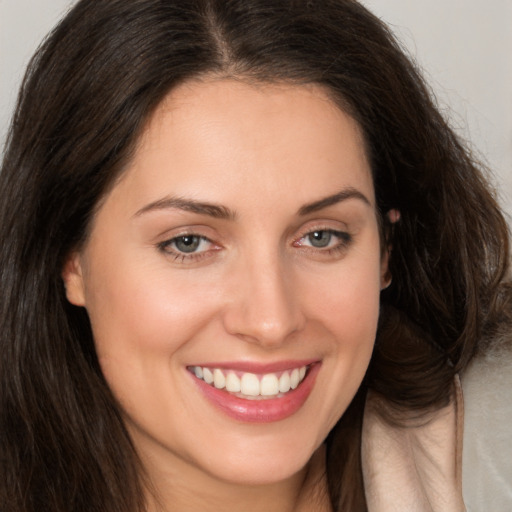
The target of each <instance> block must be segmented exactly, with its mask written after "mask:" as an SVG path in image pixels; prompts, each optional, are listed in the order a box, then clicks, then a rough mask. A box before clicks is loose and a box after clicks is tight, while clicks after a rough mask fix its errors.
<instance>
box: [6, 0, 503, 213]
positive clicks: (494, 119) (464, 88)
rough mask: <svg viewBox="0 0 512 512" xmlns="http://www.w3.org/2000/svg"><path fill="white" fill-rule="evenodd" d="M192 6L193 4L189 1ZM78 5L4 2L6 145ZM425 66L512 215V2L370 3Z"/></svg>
mask: <svg viewBox="0 0 512 512" xmlns="http://www.w3.org/2000/svg"><path fill="white" fill-rule="evenodd" d="M183 1H186V0H183ZM73 3H74V2H73V1H72V0H0V147H3V142H4V140H5V135H6V133H7V129H8V123H9V118H10V115H11V112H12V109H13V106H14V102H15V98H16V92H17V88H18V86H19V82H20V80H21V77H22V75H23V71H24V68H25V66H26V64H27V62H28V60H29V59H30V56H31V55H32V53H33V52H34V50H35V49H36V47H37V46H38V44H39V42H40V41H41V39H42V38H43V37H44V35H45V34H46V33H47V32H48V30H49V29H50V28H51V27H52V26H53V25H54V24H55V23H56V21H57V20H58V19H59V17H60V16H61V15H62V14H63V13H65V12H66V10H67V9H68V8H69V6H70V5H72V4H73ZM363 3H365V4H366V5H367V6H368V7H369V8H370V9H371V10H373V11H374V12H375V13H376V14H377V15H378V16H380V17H382V18H383V19H384V20H385V21H386V22H388V23H389V24H390V25H391V27H392V28H393V30H394V31H395V33H396V34H397V35H398V37H399V38H400V40H401V41H402V42H403V43H404V44H405V45H406V46H407V48H408V49H409V52H410V53H411V54H412V55H413V56H414V57H415V58H416V59H417V61H418V62H419V64H420V66H421V67H422V68H423V69H424V73H425V74H426V76H427V79H428V81H429V83H430V84H431V85H432V87H433V89H434V91H435V93H436V96H437V98H438V101H439V103H440V105H441V107H442V109H443V111H445V114H446V116H447V117H448V118H449V119H450V120H451V123H452V125H453V126H454V127H455V129H456V130H457V131H458V132H459V133H460V134H461V136H462V137H464V138H465V139H469V140H471V141H472V143H473V147H474V148H475V151H476V152H477V155H479V157H480V158H483V159H484V160H485V161H486V162H487V163H488V165H489V167H490V168H491V169H492V170H493V172H494V174H495V183H496V185H497V187H498V189H499V195H500V199H501V202H502V204H503V205H504V207H505V208H506V209H507V211H508V213H509V215H512V56H511V55H510V54H511V50H512V0H487V1H484V0H429V1H423V0H363Z"/></svg>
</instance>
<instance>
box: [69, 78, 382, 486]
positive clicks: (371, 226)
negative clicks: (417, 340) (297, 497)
mask: <svg viewBox="0 0 512 512" xmlns="http://www.w3.org/2000/svg"><path fill="white" fill-rule="evenodd" d="M384 259H385V258H384ZM385 267H386V263H385V261H384V260H383V258H381V249H380V240H379V229H378V222H377V217H376V209H375V198H374V190H373V184H372V179H371V175H370V169H369V165H368V161H367V158H366V155H365V152H364V148H363V140H362V136H361V133H360V130H359V127H358V125H357V124H356V123H355V122H354V120H353V119H352V118H350V117H349V116H347V115H346V114H345V113H343V112H342V111H341V110H339V109H338V108H337V107H336V105H335V104H334V103H333V102H332V101H331V100H329V99H328V97H327V95H326V94H325V92H324V91H323V90H322V89H321V88H320V87H316V86H308V87H306V86H288V85H258V86H254V85H248V84H246V83H240V82H234V81H228V80H207V81H202V82H200V81H196V82H189V83H186V84H184V85H182V86H180V87H179V88H177V89H175V90H174V91H173V92H172V93H171V94H170V95H169V96H168V97H167V99H166V100H165V101H164V102H163V103H162V104H161V105H160V107H159V108H158V109H157V111H156V113H155V114H154V115H153V117H152V119H151V121H150V122H149V124H148V125H147V127H146V128H145V130H144V132H143V135H142V137H141V139H140V141H139V144H138V148H137V150H136V152H135V155H134V157H133V159H132V161H131V163H130V164H129V166H128V168H127V169H126V171H125V173H124V175H123V176H122V178H121V180H120V181H119V182H118V183H117V184H116V185H115V187H114V188H113V190H112V191H111V192H110V193H109V195H108V196H107V197H106V199H105V201H104V202H103V203H102V204H101V207H100V208H99V210H98V212H97V215H96V216H95V218H94V220H93V223H92V228H91V232H90V237H89V239H88V241H87V243H86V245H85V246H84V248H83V249H82V250H81V251H80V252H78V253H75V254H73V255H71V257H70V259H69V261H68V262H67V264H66V267H65V269H64V274H63V275H64V279H65V281H66V285H67V293H68V298H69V300H70V301H71V302H72V303H74V304H76V305H82V306H84V307H85V308H86V309H87V312H88V314H89V317H90V320H91V325H92V330H93V334H94V339H95V343H96V350H97V354H98V359H99V362H100V365H101V368H102V371H103V373H104V376H105V378H106V380H107V382H108V384H109V386H110V388H111V390H112V392H113V394H114V395H115V397H116V398H117V400H118V401H119V404H120V406H121V409H122V411H123V413H124V417H125V421H126V425H127V427H128V430H129V432H130V434H131V435H132V437H133V440H134V443H135V446H136V447H137V449H138V450H139V452H140V453H141V454H142V457H143V460H145V462H146V463H147V464H148V466H149V467H150V468H151V467H153V468H157V467H158V468H160V469H161V470H163V468H166V471H169V472H173V471H174V469H175V468H179V471H180V475H181V477H182V478H185V477H184V476H183V475H187V474H190V475H192V474H196V475H197V474H202V475H209V477H213V478H216V479H221V480H224V481H229V482H240V483H241V482H243V483H254V484H256V483H265V482H266V483H268V482H276V481H280V480H283V479H286V478H288V477H290V476H291V475H293V474H296V473H297V472H298V471H299V470H300V469H301V468H303V467H304V466H305V465H306V463H307V461H308V460H309V459H310V458H311V456H312V454H313V453H314V451H315V450H316V449H317V448H318V447H319V445H320V444H321V443H322V441H323V440H324V439H325V437H326V436H327V434H328V432H329V431H330V430H331V428H332V427H333V426H334V424H335V423H336V421H337V420H338V419H339V418H340V416H341V415H342V414H343V412H344V411H345V409H346V408H347V406H348V404H349V403H350V401H351V399H352V398H353V396H354V394H355V392H356V390H357V388H358V387H359V385H360V383H361V380H362V378H363V375H364V373H365V370H366V368H367V365H368V362H369V359H370V355H371V353H372V348H373V343H374V338H375V331H376V324H377V317H378V312H379V292H380V289H381V287H382V286H383V281H384V277H383V276H384V275H385V273H386V268H385ZM212 379H213V382H212ZM226 386H227V388H226ZM187 472H189V473H187ZM198 472H199V473H198Z"/></svg>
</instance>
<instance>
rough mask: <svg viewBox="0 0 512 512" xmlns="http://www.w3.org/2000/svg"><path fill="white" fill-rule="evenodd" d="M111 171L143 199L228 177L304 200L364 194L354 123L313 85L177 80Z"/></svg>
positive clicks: (219, 191) (213, 187) (363, 164)
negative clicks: (130, 153)
mask: <svg viewBox="0 0 512 512" xmlns="http://www.w3.org/2000/svg"><path fill="white" fill-rule="evenodd" d="M121 181H122V182H127V183H131V185H132V188H133V190H134V191H136V192H137V195H138V196H140V198H141V200H145V201H151V200H154V199H155V197H154V196H155V195H157V194H163V193H173V194H175V195H183V196H186V197H196V196H199V197H200V198H201V197H202V196H203V195H204V194H207V195H208V197H209V198H211V199H212V200H215V201H219V202H224V196H225V195H226V194H225V193H227V190H228V189H230V188H233V184H234V183H236V187H238V188H239V189H240V190H242V189H250V190H251V191H252V193H253V195H254V196H259V197H260V198H262V197H265V196H266V195H267V194H269V193H272V194H273V195H274V199H279V195H281V196H283V197H285V196H287V195H293V196H294V197H295V199H296V200H297V201H299V202H300V201H303V202H308V201H310V200H311V198H312V197H314V196H315V195H318V196H325V195H328V193H332V190H333V189H342V188H344V187H355V188H359V189H362V190H363V192H364V193H365V195H367V196H368V197H369V199H370V200H371V201H372V202H373V201H374V199H373V183H372V179H371V173H370V168H369V164H368V160H367V157H366V152H365V145H364V141H363V136H362V132H361V129H360V127H359V125H358V124H357V122H356V121H355V120H354V119H353V118H352V117H350V116H349V115H348V114H346V113H345V112H343V111H342V110H341V109H340V108H339V107H338V105H337V104H336V103H335V102H334V101H333V100H332V99H331V98H330V97H329V95H328V94H327V92H326V91H325V90H324V89H323V88H322V87H320V86H316V85H307V86H306V85H301V86H296V85H290V84H258V85H254V84H248V83H246V82H239V81H234V80H221V79H217V80H215V79H210V80H205V81H198V80H197V81H191V82H187V83H185V84H182V85H181V86H179V87H178V88H176V89H174V90H173V91H171V92H170V93H169V95H168V96H167V97H166V98H165V100H164V101H163V102H162V103H161V104H160V105H159V107H158V108H157V109H156V111H155V112H154V114H153V116H152V117H151V118H150V120H149V122H148V123H147V125H146V126H145V129H144V130H143V132H142V135H141V137H140V139H139V142H138V145H137V148H136V151H135V154H134V157H133V159H132V161H131V162H130V164H129V165H128V168H127V169H126V172H125V173H124V175H123V178H122V180H121ZM236 187H235V188H236ZM262 206H263V205H262Z"/></svg>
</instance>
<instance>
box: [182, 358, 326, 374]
mask: <svg viewBox="0 0 512 512" xmlns="http://www.w3.org/2000/svg"><path fill="white" fill-rule="evenodd" d="M318 362H319V360H318V359H295V360H292V359H288V360H283V361H274V362H271V363H261V362H256V361H218V362H213V363H210V362H208V363H199V364H192V365H189V366H188V367H189V368H191V367H194V366H200V367H202V368H219V369H224V370H234V371H240V372H247V373H256V374H258V373H260V374H261V373H274V372H284V371H286V370H293V369H295V368H301V367H302V366H308V365H311V364H314V363H318Z"/></svg>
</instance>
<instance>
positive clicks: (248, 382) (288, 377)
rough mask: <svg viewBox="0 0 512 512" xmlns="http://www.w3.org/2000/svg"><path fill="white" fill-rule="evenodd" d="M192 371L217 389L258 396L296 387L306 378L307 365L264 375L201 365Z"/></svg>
mask: <svg viewBox="0 0 512 512" xmlns="http://www.w3.org/2000/svg"><path fill="white" fill-rule="evenodd" d="M192 371H193V372H194V374H195V376H196V377H197V378H198V379H202V380H204V381H205V382H206V383H207V384H211V385H213V386H215V387H216V388H217V389H226V391H229V392H231V393H240V394H241V395H244V396H245V397H258V396H275V395H278V394H279V393H286V392H288V391H290V389H295V388H296V387H297V386H298V385H299V384H300V383H301V382H302V381H303V380H304V377H305V375H306V366H302V367H300V368H294V369H292V370H286V371H284V372H282V373H281V372H280V373H279V374H276V373H265V374H262V375H256V374H255V373H243V372H242V373H241V372H235V371H233V370H221V369H220V368H207V367H201V366H194V367H192Z"/></svg>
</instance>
